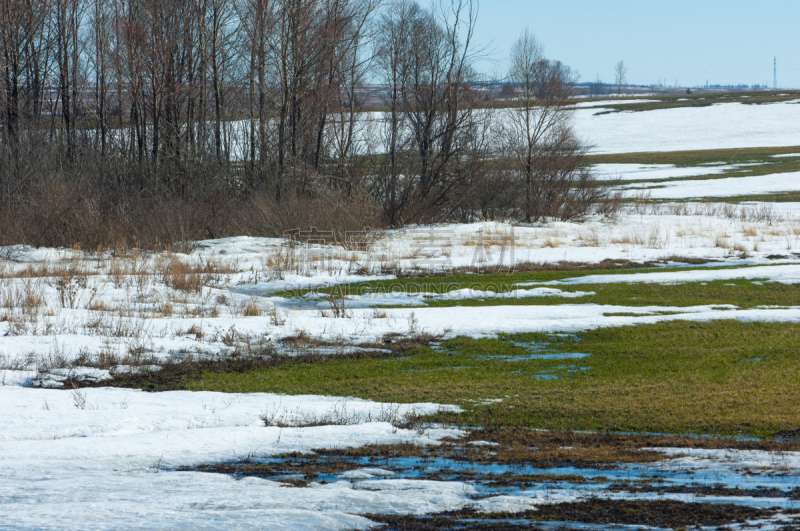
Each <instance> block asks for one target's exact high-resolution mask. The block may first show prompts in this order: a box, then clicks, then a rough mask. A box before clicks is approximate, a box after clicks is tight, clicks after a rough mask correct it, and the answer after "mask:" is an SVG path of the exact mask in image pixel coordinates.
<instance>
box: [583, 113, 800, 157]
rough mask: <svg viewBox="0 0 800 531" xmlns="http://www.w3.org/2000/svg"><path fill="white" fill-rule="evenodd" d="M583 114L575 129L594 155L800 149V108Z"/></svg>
mask: <svg viewBox="0 0 800 531" xmlns="http://www.w3.org/2000/svg"><path fill="white" fill-rule="evenodd" d="M604 111H605V109H603V108H602V107H592V108H583V109H578V110H577V111H576V112H575V129H576V132H577V133H578V135H579V137H580V138H584V139H586V141H587V142H588V144H589V145H591V146H593V147H592V150H591V153H635V152H649V151H689V150H698V149H732V148H745V147H779V146H797V145H800V130H798V129H797V127H796V126H795V124H796V123H797V122H798V120H799V119H800V104H798V102H785V103H773V104H766V105H747V104H743V103H715V104H713V105H710V106H708V107H679V108H673V109H660V110H653V111H647V112H630V111H628V112H612V113H608V114H602V113H603V112H604Z"/></svg>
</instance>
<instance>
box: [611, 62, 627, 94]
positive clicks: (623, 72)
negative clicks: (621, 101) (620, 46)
mask: <svg viewBox="0 0 800 531" xmlns="http://www.w3.org/2000/svg"><path fill="white" fill-rule="evenodd" d="M627 74H628V67H627V66H625V61H622V60H620V61H619V62H618V63H617V64H616V65H615V66H614V80H615V81H616V85H617V94H622V85H624V84H625V83H627V82H628V79H627V78H626V77H625V76H627Z"/></svg>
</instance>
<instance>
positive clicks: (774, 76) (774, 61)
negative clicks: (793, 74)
mask: <svg viewBox="0 0 800 531" xmlns="http://www.w3.org/2000/svg"><path fill="white" fill-rule="evenodd" d="M772 89H773V90H778V56H773V57H772Z"/></svg>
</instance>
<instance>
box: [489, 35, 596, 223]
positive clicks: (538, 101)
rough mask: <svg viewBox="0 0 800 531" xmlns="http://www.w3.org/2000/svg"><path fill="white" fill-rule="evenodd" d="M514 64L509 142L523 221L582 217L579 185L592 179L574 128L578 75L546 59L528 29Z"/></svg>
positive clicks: (506, 140)
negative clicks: (583, 167) (577, 209)
mask: <svg viewBox="0 0 800 531" xmlns="http://www.w3.org/2000/svg"><path fill="white" fill-rule="evenodd" d="M510 63H511V68H510V72H509V81H510V82H511V83H512V84H513V85H514V86H515V88H516V93H517V95H518V98H517V101H518V106H517V107H516V108H514V109H511V110H510V112H509V120H508V129H507V130H506V132H505V135H504V143H505V147H506V149H507V150H508V151H509V155H510V156H511V158H512V159H513V160H514V161H515V162H516V169H517V171H518V172H519V173H520V175H521V177H522V180H523V186H524V191H525V193H524V197H525V201H524V205H523V208H522V212H523V214H524V219H525V221H527V222H530V221H536V220H540V219H542V218H545V217H557V218H561V219H570V218H572V217H574V216H575V215H576V214H577V215H580V213H576V212H573V210H574V208H573V205H574V203H575V200H576V199H577V198H576V196H575V185H576V184H580V183H582V182H583V183H586V181H587V179H588V176H587V175H586V174H585V173H584V172H582V171H581V170H580V168H579V164H580V160H581V156H582V155H583V148H582V147H581V144H580V142H579V141H578V139H577V138H576V136H575V134H574V132H573V130H572V124H571V118H572V114H573V111H572V109H573V107H572V106H571V105H570V104H571V102H570V98H571V96H572V94H573V90H572V87H573V81H574V79H573V75H572V73H571V72H570V70H569V68H567V67H566V66H564V65H563V64H561V63H559V62H555V61H550V60H548V59H546V58H545V56H544V53H543V49H542V46H541V45H540V44H539V42H538V41H537V40H536V38H535V37H534V35H533V34H532V33H531V32H530V30H527V29H526V30H525V31H524V32H523V33H522V35H521V36H520V38H519V39H518V40H517V41H516V42H515V43H514V45H513V47H512V49H511V57H510Z"/></svg>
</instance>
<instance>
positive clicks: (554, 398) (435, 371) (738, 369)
mask: <svg viewBox="0 0 800 531" xmlns="http://www.w3.org/2000/svg"><path fill="white" fill-rule="evenodd" d="M798 344H800V325H798V324H785V323H779V324H774V323H746V322H737V321H715V322H709V323H694V322H681V321H675V322H663V323H658V324H654V325H646V326H636V327H620V328H611V329H602V330H594V331H587V332H584V333H580V334H575V335H557V334H550V335H543V334H517V335H502V336H499V337H496V338H488V339H470V338H464V337H461V338H456V339H452V340H449V341H447V342H445V343H443V344H442V345H440V346H437V347H425V346H422V347H418V348H415V349H413V350H411V351H410V352H408V353H407V354H406V355H405V356H403V357H400V358H397V357H392V358H386V359H365V360H336V361H321V362H318V363H308V364H302V365H291V366H279V367H271V368H268V369H263V370H256V371H250V372H245V373H238V374H230V373H200V374H196V375H193V376H187V377H185V381H184V382H183V383H184V386H185V387H186V388H187V389H191V390H198V391H199V390H213V391H224V392H273V393H287V394H307V393H308V394H326V395H337V396H354V397H360V398H366V399H372V400H379V401H387V402H428V401H430V402H439V403H449V404H458V405H460V406H462V407H463V408H464V409H465V412H464V413H462V414H459V415H454V414H441V415H439V416H437V417H435V418H433V419H432V420H438V421H443V422H448V423H456V424H461V425H470V426H484V427H488V426H521V427H534V428H542V429H566V430H591V431H631V432H653V433H671V434H690V433H691V434H716V435H748V436H762V437H770V436H775V435H778V434H780V433H783V432H790V431H792V430H797V429H798V428H800V363H798V353H797V345H798ZM568 353H580V354H589V356H587V357H582V358H570V357H568V358H566V359H559V358H558V355H559V354H568ZM542 354H546V355H549V357H547V356H546V357H537V356H541V355H542Z"/></svg>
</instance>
